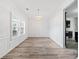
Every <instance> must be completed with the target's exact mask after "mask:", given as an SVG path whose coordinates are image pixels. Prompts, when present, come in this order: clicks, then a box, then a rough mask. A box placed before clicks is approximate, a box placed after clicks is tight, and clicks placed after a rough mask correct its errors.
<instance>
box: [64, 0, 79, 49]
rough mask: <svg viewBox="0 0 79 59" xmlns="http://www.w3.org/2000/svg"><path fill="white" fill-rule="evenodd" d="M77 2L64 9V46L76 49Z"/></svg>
mask: <svg viewBox="0 0 79 59" xmlns="http://www.w3.org/2000/svg"><path fill="white" fill-rule="evenodd" d="M77 4H78V2H77V0H75V1H74V2H73V3H72V4H71V5H70V6H68V7H67V8H66V9H65V47H66V48H68V49H78V6H77Z"/></svg>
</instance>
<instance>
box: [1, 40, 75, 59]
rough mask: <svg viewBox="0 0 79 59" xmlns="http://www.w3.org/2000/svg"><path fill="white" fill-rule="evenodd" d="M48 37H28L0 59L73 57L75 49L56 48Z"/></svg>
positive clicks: (59, 58) (68, 58)
mask: <svg viewBox="0 0 79 59" xmlns="http://www.w3.org/2000/svg"><path fill="white" fill-rule="evenodd" d="M58 47H59V46H58V45H56V43H55V42H53V41H52V40H51V39H49V38H28V39H26V40H25V41H24V42H23V43H21V44H20V45H19V46H17V47H16V48H15V49H13V50H12V51H11V52H10V53H8V54H7V55H6V56H4V57H3V58H2V59H75V58H76V55H77V52H76V51H75V50H70V49H64V48H58Z"/></svg>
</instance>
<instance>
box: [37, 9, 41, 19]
mask: <svg viewBox="0 0 79 59" xmlns="http://www.w3.org/2000/svg"><path fill="white" fill-rule="evenodd" d="M39 13H40V9H39V8H38V9H37V16H36V18H37V19H38V20H40V19H41V18H42V16H40V14H39Z"/></svg>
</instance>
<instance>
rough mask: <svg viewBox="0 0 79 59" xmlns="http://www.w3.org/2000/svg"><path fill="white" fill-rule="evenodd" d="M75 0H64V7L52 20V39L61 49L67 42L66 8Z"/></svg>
mask: <svg viewBox="0 0 79 59" xmlns="http://www.w3.org/2000/svg"><path fill="white" fill-rule="evenodd" d="M72 2H73V0H64V1H63V4H62V5H59V7H58V8H57V9H56V11H55V13H54V16H52V18H51V20H50V38H51V39H52V40H54V41H55V42H56V43H57V44H58V45H60V47H64V43H65V42H64V40H65V33H64V30H65V29H64V28H65V25H64V24H65V23H64V22H65V21H64V11H63V10H64V8H66V7H67V6H68V5H69V4H70V3H72Z"/></svg>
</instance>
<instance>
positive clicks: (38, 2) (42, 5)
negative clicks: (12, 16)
mask: <svg viewBox="0 0 79 59" xmlns="http://www.w3.org/2000/svg"><path fill="white" fill-rule="evenodd" d="M12 1H13V2H14V4H16V5H17V7H18V8H19V9H20V10H21V11H23V12H24V13H27V12H26V8H29V13H30V14H32V15H36V14H37V9H38V8H39V9H40V13H39V14H40V15H41V16H48V15H50V14H51V13H54V11H55V10H56V9H57V8H58V7H59V5H61V4H62V3H63V1H64V0H12Z"/></svg>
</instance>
